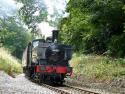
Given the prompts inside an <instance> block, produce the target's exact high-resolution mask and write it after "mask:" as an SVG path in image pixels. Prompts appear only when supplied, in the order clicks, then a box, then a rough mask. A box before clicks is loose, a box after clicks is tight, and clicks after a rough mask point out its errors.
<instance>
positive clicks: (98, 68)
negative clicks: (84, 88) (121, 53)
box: [71, 54, 125, 81]
mask: <svg viewBox="0 0 125 94" xmlns="http://www.w3.org/2000/svg"><path fill="white" fill-rule="evenodd" d="M71 66H73V67H74V69H73V70H74V75H73V78H74V79H78V80H82V79H91V80H93V81H95V80H97V81H105V80H111V79H114V78H117V77H123V76H124V77H125V59H121V58H119V59H113V58H109V57H104V56H94V55H93V56H92V55H87V56H86V55H77V54H74V55H73V59H72V60H71Z"/></svg>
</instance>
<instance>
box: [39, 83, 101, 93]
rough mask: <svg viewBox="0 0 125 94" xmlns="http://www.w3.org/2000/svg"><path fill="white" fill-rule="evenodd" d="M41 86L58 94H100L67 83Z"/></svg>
mask: <svg viewBox="0 0 125 94" xmlns="http://www.w3.org/2000/svg"><path fill="white" fill-rule="evenodd" d="M41 85H42V86H44V87H46V88H48V89H50V90H52V91H55V92H57V93H58V94H100V93H97V92H93V91H89V90H85V89H81V88H78V87H74V86H69V85H64V86H62V87H60V86H56V87H54V86H50V85H47V84H41Z"/></svg>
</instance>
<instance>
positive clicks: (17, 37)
mask: <svg viewBox="0 0 125 94" xmlns="http://www.w3.org/2000/svg"><path fill="white" fill-rule="evenodd" d="M0 25H1V26H2V27H1V32H0V41H1V42H2V45H3V46H4V47H5V48H8V49H9V50H10V51H11V54H12V55H14V56H16V57H17V58H19V59H21V58H22V53H23V51H24V49H25V48H26V46H27V44H28V42H29V41H30V40H31V39H32V37H31V34H30V33H28V32H26V29H25V28H23V26H21V25H19V23H17V22H16V21H15V19H14V18H13V17H8V19H6V20H4V19H0Z"/></svg>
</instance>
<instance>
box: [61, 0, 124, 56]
mask: <svg viewBox="0 0 125 94" xmlns="http://www.w3.org/2000/svg"><path fill="white" fill-rule="evenodd" d="M124 5H125V1H124V0H70V1H69V3H68V4H67V9H66V11H67V12H68V13H69V14H70V15H69V16H68V17H66V18H64V19H63V20H61V22H60V24H59V29H60V30H61V37H60V38H61V39H62V41H63V42H65V43H70V44H72V45H73V46H74V48H75V50H76V51H79V52H82V53H95V54H103V53H105V52H111V53H112V54H115V53H116V52H117V53H119V51H120V52H121V51H123V49H124V48H123V46H121V48H120V49H117V46H115V45H112V42H113V41H112V40H113V39H114V36H117V37H115V38H117V39H119V41H120V40H121V39H123V37H124V36H122V35H123V34H124V23H125V13H124V10H125V8H124ZM121 36H122V38H121ZM115 42H117V41H115ZM122 42H124V41H122ZM109 44H110V47H109ZM116 44H117V43H116ZM120 44H121V43H120V42H119V44H117V45H120ZM114 46H115V47H114ZM111 47H112V48H111ZM114 48H116V49H117V51H114V50H111V49H114ZM123 53H124V51H123ZM123 53H122V54H120V55H119V56H122V55H123ZM116 56H117V55H116Z"/></svg>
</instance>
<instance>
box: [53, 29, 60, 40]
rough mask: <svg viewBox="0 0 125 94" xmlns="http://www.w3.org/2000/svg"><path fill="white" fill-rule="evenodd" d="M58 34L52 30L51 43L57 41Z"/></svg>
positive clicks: (57, 31)
mask: <svg viewBox="0 0 125 94" xmlns="http://www.w3.org/2000/svg"><path fill="white" fill-rule="evenodd" d="M58 33H59V30H53V31H52V42H54V41H55V39H56V40H58Z"/></svg>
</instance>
